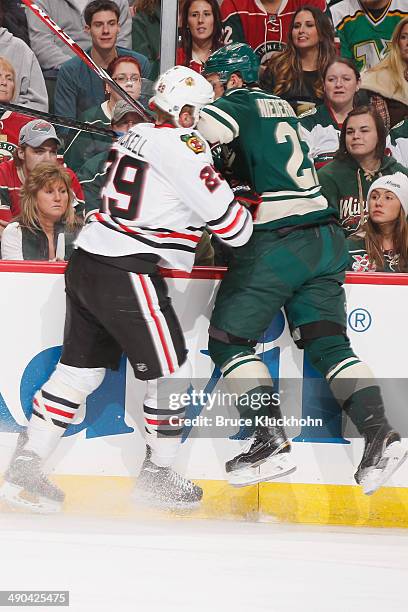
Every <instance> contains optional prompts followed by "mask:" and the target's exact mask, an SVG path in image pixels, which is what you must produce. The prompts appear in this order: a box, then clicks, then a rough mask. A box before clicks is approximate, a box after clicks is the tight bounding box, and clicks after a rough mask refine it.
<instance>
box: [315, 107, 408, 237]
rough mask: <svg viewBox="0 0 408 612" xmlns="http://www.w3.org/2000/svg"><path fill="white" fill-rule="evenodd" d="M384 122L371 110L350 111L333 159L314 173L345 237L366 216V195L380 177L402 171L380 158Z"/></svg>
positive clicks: (405, 171)
mask: <svg viewBox="0 0 408 612" xmlns="http://www.w3.org/2000/svg"><path fill="white" fill-rule="evenodd" d="M385 138H386V131H385V126H384V122H383V121H382V119H381V117H380V116H379V114H378V113H377V112H376V110H375V109H374V108H373V107H369V106H360V107H357V108H354V109H353V110H352V111H351V112H350V113H349V114H348V116H347V118H346V120H345V121H344V123H343V126H342V129H341V134H340V145H339V150H338V151H337V153H336V155H335V159H334V160H333V161H332V162H330V163H329V164H326V165H325V166H324V167H323V168H320V170H319V171H318V177H319V182H320V184H321V186H322V192H323V195H325V196H326V198H327V200H328V202H329V204H330V205H331V206H333V208H336V209H337V210H338V211H339V216H340V222H341V224H342V226H343V229H344V232H345V234H346V235H348V236H351V235H352V234H355V233H359V235H361V228H362V226H363V224H364V222H365V219H366V215H367V202H366V199H367V194H368V191H369V189H370V187H371V185H372V183H373V181H374V180H375V179H377V178H379V177H380V176H384V175H388V174H395V172H402V173H403V174H408V169H407V168H405V167H404V166H401V164H399V163H398V162H397V161H396V160H395V159H394V158H393V157H388V156H386V155H384V150H385Z"/></svg>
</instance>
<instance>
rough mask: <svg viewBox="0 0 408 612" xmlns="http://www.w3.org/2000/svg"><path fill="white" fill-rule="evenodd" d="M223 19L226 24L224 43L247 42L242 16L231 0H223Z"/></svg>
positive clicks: (221, 8)
mask: <svg viewBox="0 0 408 612" xmlns="http://www.w3.org/2000/svg"><path fill="white" fill-rule="evenodd" d="M220 11H221V19H222V24H223V26H224V44H225V45H229V44H230V43H238V42H241V43H246V42H247V40H246V39H245V33H244V28H243V27H242V21H241V17H240V16H239V12H238V10H237V8H236V6H235V2H232V1H231V0H223V2H222V4H221V6H220Z"/></svg>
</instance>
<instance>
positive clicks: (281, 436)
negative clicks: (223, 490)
mask: <svg viewBox="0 0 408 612" xmlns="http://www.w3.org/2000/svg"><path fill="white" fill-rule="evenodd" d="M289 453H290V442H289V440H288V439H287V438H286V435H285V432H284V431H283V429H282V428H281V427H257V428H256V429H255V432H254V434H253V436H252V437H251V438H249V439H248V442H247V444H246V446H245V448H244V449H243V451H242V453H240V454H239V455H237V456H236V457H234V458H233V459H230V460H229V461H227V462H226V464H225V469H226V472H227V475H228V481H229V483H230V484H231V485H232V486H234V487H246V486H248V485H252V484H257V483H258V482H264V481H268V480H274V479H275V478H280V477H281V476H286V475H287V474H291V473H292V472H294V471H295V470H296V466H295V465H294V463H293V462H292V461H291V459H290V456H289Z"/></svg>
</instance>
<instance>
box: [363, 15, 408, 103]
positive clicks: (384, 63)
mask: <svg viewBox="0 0 408 612" xmlns="http://www.w3.org/2000/svg"><path fill="white" fill-rule="evenodd" d="M407 24H408V17H404V19H401V21H399V22H398V23H397V25H396V26H395V30H394V32H393V34H392V38H391V44H390V51H389V53H388V55H387V57H385V58H384V59H383V60H381V62H379V63H378V64H376V65H375V66H373V67H372V68H370V69H369V70H367V74H369V73H370V72H378V71H379V70H387V71H388V72H389V73H390V75H391V79H392V82H393V84H394V87H395V90H394V91H393V92H390V93H394V94H403V93H404V85H405V83H406V81H405V77H404V71H405V70H406V69H407V66H406V64H405V62H404V61H403V60H402V58H401V51H400V48H399V41H400V39H401V33H402V29H403V27H404V26H405V25H407Z"/></svg>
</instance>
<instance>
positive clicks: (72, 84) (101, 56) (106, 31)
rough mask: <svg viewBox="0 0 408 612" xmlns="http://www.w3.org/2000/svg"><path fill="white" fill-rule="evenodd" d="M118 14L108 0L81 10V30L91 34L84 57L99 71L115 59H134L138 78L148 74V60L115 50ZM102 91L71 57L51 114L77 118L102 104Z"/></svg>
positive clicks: (84, 67) (61, 74) (62, 72)
mask: <svg viewBox="0 0 408 612" xmlns="http://www.w3.org/2000/svg"><path fill="white" fill-rule="evenodd" d="M119 17H120V12H119V8H118V6H117V5H116V4H115V2H113V1H112V0H93V2H90V3H89V4H88V5H87V7H86V9H85V11H84V19H85V23H86V26H85V29H86V31H87V32H89V34H90V35H91V39H92V47H91V48H90V49H88V50H87V52H88V54H89V55H90V56H91V57H92V59H93V60H94V61H95V62H96V64H98V66H100V67H101V68H105V69H106V68H107V67H108V66H109V64H110V62H111V61H112V60H114V59H115V58H116V57H118V56H122V55H126V56H131V57H134V58H135V59H137V60H138V62H139V64H140V66H141V72H142V76H143V77H146V78H148V77H149V74H150V64H149V61H148V60H147V59H146V58H145V57H144V55H140V53H136V52H135V51H129V49H124V48H122V47H117V46H116V42H117V38H118V35H119V30H120V25H119ZM104 100H105V90H104V84H103V82H102V80H101V79H100V78H99V77H98V76H97V75H96V74H95V73H94V72H93V71H92V70H91V69H90V68H88V66H87V65H86V64H85V63H84V62H83V61H82V60H81V59H79V57H74V58H72V59H70V60H69V61H68V62H65V63H64V64H62V66H61V68H60V70H59V72H58V77H57V85H56V88H55V111H56V113H57V114H58V115H61V116H63V117H72V118H75V119H76V118H78V117H79V115H80V114H81V113H83V112H84V111H85V110H87V109H89V108H91V107H92V106H97V105H98V104H102V102H104Z"/></svg>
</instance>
